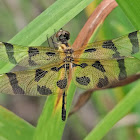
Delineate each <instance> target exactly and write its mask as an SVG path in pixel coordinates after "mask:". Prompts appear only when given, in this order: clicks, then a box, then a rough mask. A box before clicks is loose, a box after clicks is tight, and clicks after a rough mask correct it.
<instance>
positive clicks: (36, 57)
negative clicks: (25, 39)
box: [0, 30, 140, 120]
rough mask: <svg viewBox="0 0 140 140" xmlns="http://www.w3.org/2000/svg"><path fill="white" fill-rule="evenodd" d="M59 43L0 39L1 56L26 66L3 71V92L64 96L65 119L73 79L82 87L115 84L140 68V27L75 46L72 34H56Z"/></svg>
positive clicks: (62, 32) (98, 87)
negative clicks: (28, 43) (48, 44)
mask: <svg viewBox="0 0 140 140" xmlns="http://www.w3.org/2000/svg"><path fill="white" fill-rule="evenodd" d="M56 38H57V40H58V42H57V47H54V48H50V47H42V46H39V47H36V46H30V47H24V46H18V45H13V44H10V43H5V42H1V43H0V60H2V61H5V62H10V63H12V64H17V65H19V66H23V67H26V70H25V71H15V72H9V73H4V74H1V75H0V92H1V93H6V94H13V95H15V94H24V95H34V96H39V95H51V94H57V93H59V91H61V93H63V96H62V120H65V119H66V91H67V90H66V89H67V82H68V75H69V72H70V69H71V72H72V79H73V81H74V83H75V85H76V86H77V87H80V88H83V89H91V88H97V89H103V88H109V87H115V85H117V84H118V83H120V82H121V81H123V80H127V78H129V77H131V76H133V75H136V74H137V73H138V72H139V71H140V60H139V59H137V58H136V57H134V56H133V55H134V54H136V53H138V52H139V49H140V43H139V40H140V31H135V32H132V33H129V34H128V35H126V36H123V37H120V38H116V39H113V40H108V41H99V42H95V43H91V44H87V45H85V47H84V48H80V49H73V48H72V47H71V46H70V45H69V44H68V40H69V39H70V34H69V32H67V31H64V30H60V31H59V32H57V34H56ZM19 58H22V60H21V61H19Z"/></svg>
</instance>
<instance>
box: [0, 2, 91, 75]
mask: <svg viewBox="0 0 140 140" xmlns="http://www.w3.org/2000/svg"><path fill="white" fill-rule="evenodd" d="M92 1H93V0H86V1H84V0H71V1H67V2H66V1H65V0H59V1H56V2H55V3H54V4H53V5H51V6H50V7H49V8H47V9H46V10H45V11H44V12H42V13H41V14H40V15H39V16H38V17H37V18H36V19H34V20H33V21H32V22H31V23H30V24H28V26H26V27H25V28H24V29H23V30H22V31H20V32H19V33H18V34H17V35H16V36H14V37H13V38H12V39H11V40H10V41H9V42H10V43H13V44H19V45H24V46H31V45H36V46H37V45H40V44H42V43H43V42H44V41H45V40H46V38H47V36H48V37H50V36H51V35H53V34H54V30H55V31H57V30H59V29H60V28H61V27H63V26H64V25H65V24H66V23H68V22H69V21H70V20H71V19H72V18H74V17H75V16H76V15H77V14H78V13H79V12H81V11H82V10H83V9H84V8H85V7H86V6H87V5H88V4H89V3H90V2H92ZM21 59H22V58H21ZM19 61H20V60H19ZM5 67H6V68H3V69H2V70H0V73H4V72H8V71H10V70H11V69H12V68H13V65H11V64H8V68H7V66H6V65H5Z"/></svg>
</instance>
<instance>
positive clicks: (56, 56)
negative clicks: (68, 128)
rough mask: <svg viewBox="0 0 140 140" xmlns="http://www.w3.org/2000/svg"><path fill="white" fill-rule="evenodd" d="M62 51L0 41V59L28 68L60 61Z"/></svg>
mask: <svg viewBox="0 0 140 140" xmlns="http://www.w3.org/2000/svg"><path fill="white" fill-rule="evenodd" d="M63 57H64V55H63V52H61V51H59V50H57V49H52V48H49V47H42V46H39V47H33V46H32V47H24V46H18V45H12V44H9V43H4V42H3V43H2V42H0V60H1V61H4V62H9V63H12V64H15V65H19V66H23V67H27V68H30V69H33V68H39V67H41V66H45V65H48V64H52V63H53V64H55V63H60V62H62V60H63Z"/></svg>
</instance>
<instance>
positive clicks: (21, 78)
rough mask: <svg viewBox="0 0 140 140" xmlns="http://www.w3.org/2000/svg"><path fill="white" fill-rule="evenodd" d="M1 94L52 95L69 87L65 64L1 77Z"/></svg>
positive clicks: (11, 73)
mask: <svg viewBox="0 0 140 140" xmlns="http://www.w3.org/2000/svg"><path fill="white" fill-rule="evenodd" d="M0 83H1V84H0V93H5V94H13V95H15V94H25V95H33V96H39V95H50V94H56V93H59V91H60V90H64V89H65V87H66V85H67V78H66V77H65V68H64V64H59V65H55V66H51V67H50V66H48V67H44V68H43V67H41V68H38V69H35V70H27V71H20V72H10V73H6V74H2V75H0Z"/></svg>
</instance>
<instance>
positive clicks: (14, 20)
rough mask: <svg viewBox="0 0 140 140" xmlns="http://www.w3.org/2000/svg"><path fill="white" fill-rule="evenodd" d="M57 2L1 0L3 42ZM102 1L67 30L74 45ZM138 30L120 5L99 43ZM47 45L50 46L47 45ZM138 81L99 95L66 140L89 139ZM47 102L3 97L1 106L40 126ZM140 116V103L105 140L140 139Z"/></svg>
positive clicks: (69, 127)
mask: <svg viewBox="0 0 140 140" xmlns="http://www.w3.org/2000/svg"><path fill="white" fill-rule="evenodd" d="M54 2H55V1H54V0H32V1H29V0H12V1H10V0H0V41H3V42H7V41H8V40H10V39H11V38H12V37H13V36H14V35H16V34H17V33H18V32H19V31H20V30H21V29H23V28H24V27H25V26H26V25H27V24H28V23H29V22H30V21H32V20H33V19H34V18H35V17H37V16H38V15H40V13H41V12H42V11H44V10H45V9H46V8H47V7H49V6H50V5H51V4H53V3H54ZM100 2H101V1H100V0H94V2H93V3H92V4H90V5H89V6H88V7H87V8H86V9H85V10H83V11H82V12H81V13H80V14H79V15H77V16H76V17H75V18H74V19H72V20H71V21H70V22H69V23H68V24H67V25H65V26H64V27H63V29H65V30H68V31H69V32H70V34H71V40H70V43H71V44H72V43H73V42H74V40H75V38H76V37H77V35H78V33H79V32H80V30H81V28H82V27H83V25H84V24H85V22H86V21H87V19H88V17H89V16H90V14H91V13H92V12H93V11H94V9H95V8H96V7H97V5H98V4H99V3H100ZM38 26H39V25H38ZM134 30H135V28H134V26H133V25H132V24H131V22H130V21H129V20H128V18H127V17H126V16H125V14H124V13H123V11H122V10H121V8H120V7H119V6H118V7H117V8H115V9H114V10H113V11H112V12H111V13H110V14H109V16H108V17H107V18H106V19H105V21H104V23H103V24H102V26H101V27H100V30H99V32H98V34H97V36H96V39H95V41H97V40H106V39H113V38H116V37H119V36H121V35H124V34H128V33H129V32H132V31H134ZM44 44H45V45H47V42H44ZM19 45H22V44H19ZM136 82H137V81H136ZM136 82H134V83H132V84H130V85H128V86H125V87H123V88H121V87H120V88H115V89H110V90H102V91H98V92H95V93H94V94H93V95H92V97H91V99H90V101H89V102H88V103H87V104H86V105H85V106H84V107H82V108H81V109H80V110H79V111H78V112H77V113H75V114H74V115H72V116H71V117H70V118H69V119H68V121H67V124H66V127H65V130H64V133H63V140H66V139H67V140H82V139H83V138H84V137H86V135H87V134H88V133H89V132H90V131H91V130H92V129H93V127H95V126H96V124H97V123H98V122H99V121H100V120H101V119H102V118H103V117H104V116H105V115H106V114H107V113H108V112H109V111H110V110H111V109H113V108H114V106H115V105H116V104H117V103H118V102H119V101H120V100H122V99H123V97H124V96H125V95H126V94H127V93H128V91H129V90H130V89H131V88H132V87H133V86H134V85H135V83H136ZM82 92H83V90H81V89H77V90H76V94H75V98H74V101H73V105H74V103H75V102H76V100H77V98H78V96H79V95H80V94H81V93H82ZM45 99H46V97H27V96H21V95H20V96H18V95H17V96H10V95H0V104H1V105H2V106H4V107H6V108H8V109H9V110H11V111H12V112H14V113H15V114H17V115H18V116H20V117H22V118H23V119H24V120H26V121H28V122H29V123H31V124H33V125H34V126H36V124H37V120H38V118H39V115H40V113H41V111H42V107H43V105H44V102H45ZM139 114H140V104H137V105H136V106H135V107H134V108H133V110H132V111H131V112H129V114H128V115H127V116H125V117H124V118H123V119H122V120H120V121H119V122H118V123H117V124H116V125H115V126H114V127H113V128H112V129H111V131H110V132H109V133H108V134H107V135H106V136H105V137H104V138H103V140H139V139H140V127H139V126H140V120H139Z"/></svg>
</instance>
